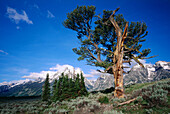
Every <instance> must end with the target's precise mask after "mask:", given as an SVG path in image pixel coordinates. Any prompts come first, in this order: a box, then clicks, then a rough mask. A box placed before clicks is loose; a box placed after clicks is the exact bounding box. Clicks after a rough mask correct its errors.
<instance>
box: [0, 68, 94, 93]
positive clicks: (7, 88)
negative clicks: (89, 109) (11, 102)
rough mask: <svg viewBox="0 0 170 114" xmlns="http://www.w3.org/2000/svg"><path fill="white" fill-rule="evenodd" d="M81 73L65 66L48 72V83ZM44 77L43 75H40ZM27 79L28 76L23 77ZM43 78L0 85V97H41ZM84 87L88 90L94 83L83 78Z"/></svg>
mask: <svg viewBox="0 0 170 114" xmlns="http://www.w3.org/2000/svg"><path fill="white" fill-rule="evenodd" d="M81 72H82V73H83V71H81V70H80V69H79V68H76V69H75V68H74V67H72V66H70V65H66V66H65V67H64V68H62V69H60V70H58V71H56V72H55V73H54V72H52V73H51V72H50V73H49V74H50V76H49V78H50V83H51V85H52V84H53V82H54V80H55V79H58V78H59V76H61V74H62V73H64V74H65V75H66V74H67V75H68V77H69V78H73V77H74V76H75V75H76V74H80V73H81ZM42 74H44V75H46V74H45V73H42ZM25 77H28V76H25ZM44 80H45V78H44V77H43V76H40V77H37V78H36V79H34V80H30V79H26V80H18V81H11V82H3V83H0V96H32V95H41V90H42V85H43V82H44ZM85 86H86V88H87V90H90V89H92V88H93V86H94V81H91V80H88V79H86V78H85Z"/></svg>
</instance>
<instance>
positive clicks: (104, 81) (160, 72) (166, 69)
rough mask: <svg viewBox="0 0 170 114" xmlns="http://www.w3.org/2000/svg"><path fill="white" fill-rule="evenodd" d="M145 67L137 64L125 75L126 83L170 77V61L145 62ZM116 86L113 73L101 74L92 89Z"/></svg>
mask: <svg viewBox="0 0 170 114" xmlns="http://www.w3.org/2000/svg"><path fill="white" fill-rule="evenodd" d="M144 66H145V68H142V67H140V66H139V65H135V66H133V67H132V69H131V71H130V72H129V73H128V74H126V75H124V85H128V84H134V83H145V82H152V81H157V80H161V79H166V78H170V62H165V61H158V62H156V63H155V65H152V64H145V65H144ZM113 86H114V77H113V75H101V76H100V77H99V78H98V79H97V80H96V82H95V83H94V87H93V89H92V90H94V91H96V90H103V89H106V88H110V87H113Z"/></svg>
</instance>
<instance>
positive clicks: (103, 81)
mask: <svg viewBox="0 0 170 114" xmlns="http://www.w3.org/2000/svg"><path fill="white" fill-rule="evenodd" d="M113 86H114V77H113V75H108V74H107V75H106V74H103V75H101V76H100V77H99V78H97V80H96V81H95V83H94V87H93V89H92V90H93V91H96V90H103V89H106V88H110V87H113Z"/></svg>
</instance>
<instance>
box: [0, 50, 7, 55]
mask: <svg viewBox="0 0 170 114" xmlns="http://www.w3.org/2000/svg"><path fill="white" fill-rule="evenodd" d="M0 53H3V54H6V55H8V53H7V52H5V51H3V50H0Z"/></svg>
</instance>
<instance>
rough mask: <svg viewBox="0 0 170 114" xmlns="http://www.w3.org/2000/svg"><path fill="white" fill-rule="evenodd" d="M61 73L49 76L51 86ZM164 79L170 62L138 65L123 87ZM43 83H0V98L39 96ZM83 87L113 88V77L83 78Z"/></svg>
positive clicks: (70, 73)
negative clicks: (94, 79)
mask: <svg viewBox="0 0 170 114" xmlns="http://www.w3.org/2000/svg"><path fill="white" fill-rule="evenodd" d="M62 72H64V73H65V74H68V76H69V78H73V76H74V75H75V74H77V73H80V72H82V71H80V69H76V70H75V69H74V68H73V67H66V68H65V69H63V71H62ZM62 72H61V71H58V72H56V73H55V74H53V75H52V76H50V83H51V85H52V84H53V82H54V79H58V77H59V76H60V75H61V73H62ZM166 78H170V62H165V61H158V62H156V63H155V64H154V65H152V64H145V65H144V68H142V67H140V66H139V65H135V66H133V67H132V68H131V70H130V72H129V73H128V74H125V75H124V85H129V84H134V83H145V82H152V81H158V80H161V79H166ZM43 82H44V79H43V78H40V77H39V78H38V79H35V80H28V79H27V80H23V81H14V82H10V83H7V82H4V83H0V97H2V96H38V95H41V92H42V85H43ZM85 85H86V88H87V90H88V91H97V90H103V89H106V88H110V87H114V77H113V75H110V74H101V75H100V76H99V77H98V78H97V80H96V81H93V80H89V79H87V78H85Z"/></svg>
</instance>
